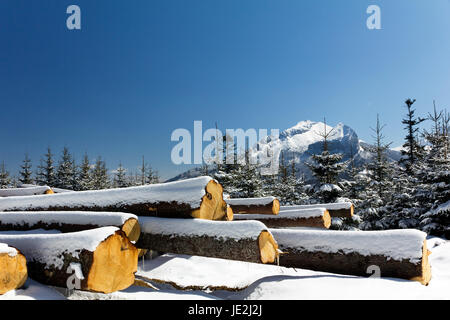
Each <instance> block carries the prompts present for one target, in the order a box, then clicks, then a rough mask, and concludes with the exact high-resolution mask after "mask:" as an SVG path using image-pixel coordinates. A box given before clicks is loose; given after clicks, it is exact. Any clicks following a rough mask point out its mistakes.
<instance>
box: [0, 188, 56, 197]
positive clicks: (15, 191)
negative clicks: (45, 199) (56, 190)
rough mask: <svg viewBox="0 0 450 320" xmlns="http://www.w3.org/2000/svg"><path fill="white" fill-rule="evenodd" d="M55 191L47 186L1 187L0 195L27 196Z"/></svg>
mask: <svg viewBox="0 0 450 320" xmlns="http://www.w3.org/2000/svg"><path fill="white" fill-rule="evenodd" d="M51 193H53V191H52V189H50V187H47V186H32V187H26V188H11V189H0V197H25V196H34V195H43V194H51Z"/></svg>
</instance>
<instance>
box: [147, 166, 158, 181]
mask: <svg viewBox="0 0 450 320" xmlns="http://www.w3.org/2000/svg"><path fill="white" fill-rule="evenodd" d="M147 183H148V184H155V183H159V175H158V171H156V170H154V169H153V168H152V166H151V165H149V166H148V168H147Z"/></svg>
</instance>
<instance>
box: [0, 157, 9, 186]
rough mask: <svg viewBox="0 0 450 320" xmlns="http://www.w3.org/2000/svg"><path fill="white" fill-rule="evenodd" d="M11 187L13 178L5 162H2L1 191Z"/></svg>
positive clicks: (0, 169) (0, 168)
mask: <svg viewBox="0 0 450 320" xmlns="http://www.w3.org/2000/svg"><path fill="white" fill-rule="evenodd" d="M10 185H11V178H10V177H9V172H8V170H6V166H5V162H4V161H2V164H1V165H0V189H5V188H8V187H9V186H10Z"/></svg>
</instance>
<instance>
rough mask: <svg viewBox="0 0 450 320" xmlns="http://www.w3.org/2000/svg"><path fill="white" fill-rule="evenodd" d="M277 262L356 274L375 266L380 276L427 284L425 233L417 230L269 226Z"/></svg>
mask: <svg viewBox="0 0 450 320" xmlns="http://www.w3.org/2000/svg"><path fill="white" fill-rule="evenodd" d="M270 231H271V232H272V234H273V235H274V237H275V239H276V240H277V242H278V244H279V246H280V249H281V250H282V251H283V252H285V254H282V255H281V256H280V265H282V266H285V267H293V268H303V269H310V270H316V271H325V272H332V273H339V274H348V275H356V276H369V275H370V274H371V270H372V271H373V270H376V269H377V268H379V270H380V272H381V274H380V276H381V277H394V278H402V279H408V280H416V281H419V282H421V283H422V284H425V285H426V284H428V282H429V281H430V279H431V267H430V265H429V263H428V255H429V253H430V252H429V251H428V250H427V243H426V236H427V234H426V233H425V232H422V231H418V230H413V229H410V230H388V231H331V230H323V231H322V230H288V229H270Z"/></svg>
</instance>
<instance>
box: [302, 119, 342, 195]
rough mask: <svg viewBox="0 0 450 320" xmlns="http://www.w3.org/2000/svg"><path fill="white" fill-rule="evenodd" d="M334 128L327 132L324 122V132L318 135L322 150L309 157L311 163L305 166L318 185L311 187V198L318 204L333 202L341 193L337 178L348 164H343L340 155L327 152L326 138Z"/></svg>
mask: <svg viewBox="0 0 450 320" xmlns="http://www.w3.org/2000/svg"><path fill="white" fill-rule="evenodd" d="M333 130H334V128H333V129H332V130H331V131H328V132H327V125H326V121H325V120H324V132H322V133H318V134H319V136H321V137H322V139H323V149H322V153H320V154H313V155H312V156H311V158H312V162H307V163H306V165H307V166H308V168H309V169H310V170H311V172H312V174H313V176H314V177H315V178H316V179H317V181H318V183H317V184H316V185H315V186H314V187H313V190H311V191H313V197H314V198H315V200H317V201H320V202H325V203H329V202H334V201H335V200H336V199H337V198H338V197H339V196H340V195H341V194H342V192H343V190H342V188H341V187H339V186H338V185H337V184H338V182H339V176H340V174H341V173H343V172H344V171H345V169H346V167H347V165H348V162H343V161H342V159H343V157H344V155H343V154H342V153H335V154H331V153H330V152H329V151H328V138H329V137H330V135H331V134H332V133H333Z"/></svg>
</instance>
